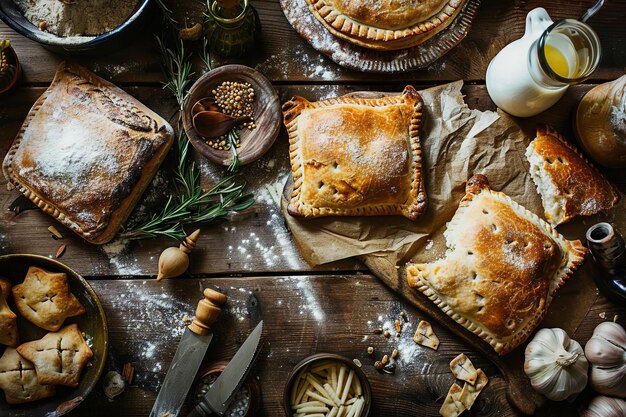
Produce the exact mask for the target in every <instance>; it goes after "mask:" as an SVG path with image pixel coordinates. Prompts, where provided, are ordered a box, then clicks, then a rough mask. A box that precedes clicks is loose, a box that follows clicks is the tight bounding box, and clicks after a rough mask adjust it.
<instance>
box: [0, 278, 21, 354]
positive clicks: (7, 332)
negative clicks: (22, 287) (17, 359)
mask: <svg viewBox="0 0 626 417" xmlns="http://www.w3.org/2000/svg"><path fill="white" fill-rule="evenodd" d="M9 294H10V293H6V295H5V292H4V291H3V290H2V286H0V344H3V345H7V346H13V347H16V346H17V345H18V344H19V343H20V342H19V336H18V333H17V315H16V314H15V313H14V312H13V311H12V310H11V308H9V305H8V304H7V298H8V296H9Z"/></svg>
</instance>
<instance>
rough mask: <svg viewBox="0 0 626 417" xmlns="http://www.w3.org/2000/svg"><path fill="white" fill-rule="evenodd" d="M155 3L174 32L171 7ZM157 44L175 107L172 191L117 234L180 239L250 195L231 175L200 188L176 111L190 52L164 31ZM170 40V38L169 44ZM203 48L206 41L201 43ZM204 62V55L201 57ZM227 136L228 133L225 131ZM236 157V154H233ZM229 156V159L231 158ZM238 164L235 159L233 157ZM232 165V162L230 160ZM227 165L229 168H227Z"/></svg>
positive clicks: (247, 201)
mask: <svg viewBox="0 0 626 417" xmlns="http://www.w3.org/2000/svg"><path fill="white" fill-rule="evenodd" d="M157 4H158V5H159V6H160V7H161V9H162V10H163V15H164V23H165V24H166V25H169V26H170V29H172V30H171V31H170V32H172V33H175V30H173V29H175V25H176V24H177V22H176V20H175V19H174V17H173V13H172V11H171V10H170V9H169V8H167V7H166V6H165V5H164V4H163V2H162V1H161V0H157ZM156 40H157V45H158V47H159V50H160V52H161V58H162V66H163V74H164V76H165V85H164V88H165V89H167V90H169V91H170V92H171V93H172V95H173V96H174V97H175V98H176V101H177V103H178V107H179V115H178V119H177V120H178V122H177V127H178V137H177V153H178V166H177V167H176V172H175V178H176V194H174V195H171V196H170V197H169V198H168V200H167V203H166V204H165V206H164V207H163V209H161V211H160V212H158V213H155V214H153V215H152V216H151V217H150V219H149V220H147V221H146V222H144V223H142V224H140V225H138V226H137V227H135V228H134V230H130V231H127V232H124V233H122V234H121V236H120V237H122V238H125V239H130V240H133V239H145V238H152V237H156V236H168V237H171V238H173V239H176V240H179V241H180V240H183V239H184V238H185V236H186V233H185V230H184V228H183V227H184V226H185V225H187V224H191V223H210V222H212V221H215V220H218V219H221V218H224V217H226V216H227V215H228V214H230V213H234V212H239V211H242V210H245V209H247V208H248V207H250V206H251V205H252V204H254V197H253V195H252V194H250V193H245V192H244V189H245V183H237V181H236V179H235V178H234V177H233V176H229V177H226V178H224V179H223V180H222V181H220V182H218V183H217V184H215V185H214V186H213V187H212V188H210V189H209V190H207V191H204V190H203V189H202V185H201V181H200V169H199V168H198V167H197V166H196V164H195V162H194V161H193V159H192V158H191V157H190V155H189V138H188V137H187V135H186V133H185V130H184V129H183V127H182V121H181V117H180V114H181V112H182V109H183V105H184V102H185V99H186V98H187V95H188V87H189V84H190V83H191V75H192V74H193V73H192V71H191V68H192V67H191V62H190V61H189V60H190V54H188V53H186V51H185V44H184V42H183V41H182V40H177V41H176V42H174V45H175V46H174V47H173V48H172V47H169V46H168V42H167V39H166V36H165V35H161V36H156ZM171 43H172V42H170V44H171ZM205 49H206V44H205ZM204 58H205V59H206V60H207V62H206V64H207V65H208V63H209V62H208V60H209V58H208V57H206V56H205V57H204ZM229 136H230V134H229ZM236 140H237V138H236V137H235V139H234V142H233V146H232V148H234V149H235V152H236V146H235V145H234V143H236ZM235 159H236V158H235ZM235 159H233V163H234V162H235ZM236 162H237V166H235V167H234V168H235V170H236V168H237V167H238V162H239V161H238V159H236ZM231 165H232V164H231ZM230 171H231V169H230V168H229V172H230Z"/></svg>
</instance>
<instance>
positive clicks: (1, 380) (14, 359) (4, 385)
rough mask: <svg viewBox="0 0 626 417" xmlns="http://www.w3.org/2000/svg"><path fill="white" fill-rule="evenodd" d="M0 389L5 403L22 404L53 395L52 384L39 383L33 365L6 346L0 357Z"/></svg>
mask: <svg viewBox="0 0 626 417" xmlns="http://www.w3.org/2000/svg"><path fill="white" fill-rule="evenodd" d="M0 389H1V390H3V391H4V395H5V397H6V400H7V403H9V404H22V403H27V402H31V401H36V400H40V399H42V398H47V397H51V396H53V395H54V392H55V388H54V385H41V384H40V383H39V380H38V379H37V374H36V372H35V366H34V365H33V364H32V362H30V361H28V360H26V359H25V358H23V357H22V356H20V354H19V353H17V351H16V350H15V349H13V348H10V347H8V348H6V349H5V351H4V354H3V355H2V357H1V358H0Z"/></svg>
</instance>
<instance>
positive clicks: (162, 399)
mask: <svg viewBox="0 0 626 417" xmlns="http://www.w3.org/2000/svg"><path fill="white" fill-rule="evenodd" d="M203 295H204V298H203V299H202V300H200V301H199V302H198V307H197V308H196V317H195V318H194V320H193V322H192V323H191V324H190V325H189V326H187V328H186V329H185V332H184V333H183V337H182V338H181V339H180V342H179V343H178V348H177V349H176V353H175V354H174V359H172V363H171V364H170V367H169V369H168V370H167V375H166V376H165V381H163V385H162V386H161V390H160V391H159V395H158V396H157V398H156V401H155V402H154V405H153V406H152V411H151V412H150V417H163V416H169V417H175V416H177V415H178V413H179V412H180V409H181V407H182V405H183V403H184V401H185V398H186V397H187V392H189V388H190V387H191V384H192V383H193V379H194V377H195V376H196V373H197V372H198V368H200V364H201V363H202V359H204V355H205V354H206V351H207V349H208V347H209V344H210V343H211V340H212V339H213V333H212V332H211V329H210V327H211V326H212V325H213V323H215V320H217V316H218V315H219V314H220V311H221V309H220V306H221V305H222V304H224V303H225V302H226V296H225V295H224V294H222V293H219V292H217V291H214V290H212V289H210V288H206V289H205V290H204V292H203Z"/></svg>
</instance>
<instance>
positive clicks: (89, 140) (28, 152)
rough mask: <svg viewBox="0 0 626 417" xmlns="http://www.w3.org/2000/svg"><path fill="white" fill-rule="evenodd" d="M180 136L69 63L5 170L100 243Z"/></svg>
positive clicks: (28, 193)
mask: <svg viewBox="0 0 626 417" xmlns="http://www.w3.org/2000/svg"><path fill="white" fill-rule="evenodd" d="M173 139H174V136H173V130H172V127H171V126H170V125H169V124H168V123H167V122H166V121H165V120H164V119H163V118H161V117H159V116H158V115H157V114H156V113H154V112H153V111H151V110H150V109H148V108H147V107H146V106H144V105H143V104H141V103H140V102H139V101H138V100H136V99H135V98H133V97H131V96H130V95H128V94H127V93H125V92H124V91H122V90H121V89H119V88H118V87H116V86H114V85H113V84H111V83H109V82H107V81H105V80H103V79H102V78H100V77H98V76H96V75H95V74H93V73H91V72H89V71H87V70H86V69H84V68H82V67H80V66H78V65H74V64H65V63H62V64H61V65H60V66H59V68H58V70H57V73H56V75H55V77H54V81H52V84H51V85H50V88H48V90H46V92H44V93H43V95H42V96H41V97H40V98H39V99H38V100H37V101H36V102H35V104H34V105H33V108H32V109H31V111H30V112H29V114H28V116H27V117H26V121H25V122H24V124H23V125H22V128H21V129H20V131H19V132H18V134H17V137H16V138H15V140H14V142H13V145H12V146H11V148H10V149H9V151H8V153H7V155H6V157H5V159H4V164H3V166H2V169H3V172H4V175H5V177H6V178H7V179H8V180H9V182H10V183H11V184H12V185H13V186H15V187H17V188H18V189H19V190H20V191H21V192H22V193H24V195H26V197H28V198H29V199H31V200H32V201H33V202H34V203H35V204H37V205H38V206H39V207H40V208H41V209H42V210H43V211H45V212H46V213H48V214H50V215H52V216H53V217H55V218H56V219H57V220H59V221H60V222H61V223H63V224H64V225H65V226H67V227H69V228H70V229H72V230H73V231H75V232H76V233H78V234H79V235H80V236H82V237H83V238H84V239H86V240H87V241H89V242H91V243H97V244H101V243H106V242H107V241H109V240H111V239H112V238H113V236H114V235H115V233H116V232H117V230H118V228H119V227H120V225H121V224H122V223H123V222H124V221H125V220H126V218H127V217H128V215H129V214H130V212H131V210H132V209H133V207H134V206H135V204H136V203H137V201H138V199H139V197H140V196H141V194H142V193H143V191H144V190H145V189H146V187H147V186H148V184H149V183H150V181H151V180H152V177H153V176H154V174H155V173H156V171H157V169H158V167H159V165H160V164H161V162H162V161H163V159H164V158H165V155H166V153H167V151H168V150H169V148H170V146H171V144H172V142H173Z"/></svg>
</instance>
